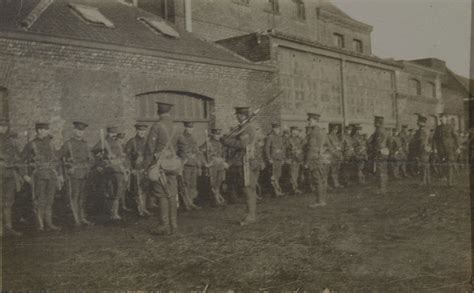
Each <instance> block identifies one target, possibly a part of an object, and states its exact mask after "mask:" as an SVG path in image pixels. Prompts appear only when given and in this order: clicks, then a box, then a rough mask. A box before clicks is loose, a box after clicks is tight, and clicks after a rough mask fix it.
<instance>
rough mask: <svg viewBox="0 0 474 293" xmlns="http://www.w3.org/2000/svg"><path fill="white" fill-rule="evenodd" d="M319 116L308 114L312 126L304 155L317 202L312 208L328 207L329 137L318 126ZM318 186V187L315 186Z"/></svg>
mask: <svg viewBox="0 0 474 293" xmlns="http://www.w3.org/2000/svg"><path fill="white" fill-rule="evenodd" d="M319 117H320V115H319V114H316V113H308V124H309V126H310V128H309V133H308V135H307V142H306V147H305V153H304V160H303V161H304V164H305V165H304V168H305V169H308V170H309V177H310V178H309V184H310V189H311V191H312V192H313V193H315V202H314V203H313V204H311V205H310V206H309V207H310V208H317V207H323V206H325V205H326V196H327V188H328V186H327V180H328V172H327V160H328V157H329V153H328V150H327V149H328V148H329V147H330V146H329V143H328V141H327V135H326V134H325V133H324V132H323V131H322V130H321V128H320V127H319V125H318V122H319ZM314 185H316V187H315V186H314Z"/></svg>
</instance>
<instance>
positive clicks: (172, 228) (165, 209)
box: [145, 102, 179, 234]
mask: <svg viewBox="0 0 474 293" xmlns="http://www.w3.org/2000/svg"><path fill="white" fill-rule="evenodd" d="M157 105H158V110H157V113H158V116H159V121H158V122H156V123H154V124H153V125H152V127H151V128H150V132H149V133H148V137H147V140H146V149H145V168H146V169H147V170H148V171H147V172H148V173H150V171H151V167H152V166H153V165H154V164H159V163H160V162H161V161H162V159H163V158H164V157H166V156H172V155H173V152H174V150H173V148H172V143H173V135H174V131H173V130H174V127H173V120H172V119H171V115H170V111H171V108H172V107H173V105H172V104H167V103H161V102H157ZM158 167H160V168H161V166H158ZM161 171H162V172H161ZM161 171H160V174H161V176H160V178H161V179H160V180H154V181H151V185H150V187H151V192H152V195H153V196H155V197H157V198H159V200H160V204H159V205H160V212H161V213H160V217H161V224H160V225H159V226H158V227H157V228H156V229H155V230H153V231H152V233H154V234H173V233H177V232H178V181H177V175H178V174H179V172H178V173H177V172H172V171H170V170H163V169H161Z"/></svg>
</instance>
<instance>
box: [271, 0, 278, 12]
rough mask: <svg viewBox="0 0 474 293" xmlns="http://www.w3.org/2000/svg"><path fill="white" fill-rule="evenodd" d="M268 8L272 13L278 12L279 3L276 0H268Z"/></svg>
mask: <svg viewBox="0 0 474 293" xmlns="http://www.w3.org/2000/svg"><path fill="white" fill-rule="evenodd" d="M268 5H269V9H270V11H271V12H273V13H280V5H279V4H278V0H268Z"/></svg>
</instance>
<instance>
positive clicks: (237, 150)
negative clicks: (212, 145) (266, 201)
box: [221, 125, 261, 224]
mask: <svg viewBox="0 0 474 293" xmlns="http://www.w3.org/2000/svg"><path fill="white" fill-rule="evenodd" d="M255 134H256V133H255V128H254V127H253V125H249V126H248V127H247V128H246V129H245V130H244V131H243V132H242V133H241V134H240V135H238V136H237V137H228V138H223V139H222V140H221V141H222V144H223V145H224V146H225V147H227V148H228V149H229V154H231V156H230V157H229V158H228V163H229V164H230V168H229V170H228V177H230V178H231V179H232V180H231V181H230V183H231V185H232V186H231V188H232V189H234V190H235V189H236V188H239V187H240V188H242V189H243V192H244V194H245V196H246V200H247V214H246V216H245V218H244V220H243V222H242V223H243V224H245V223H251V222H255V221H256V220H257V193H256V187H257V184H258V171H259V170H260V168H261V165H260V163H259V162H258V160H255V157H256V154H255V152H256V148H255V140H256V136H255ZM246 162H248V165H249V166H248V167H249V168H248V169H247V168H246V167H245V165H246ZM245 170H247V171H248V172H249V174H248V175H247V178H248V181H247V182H245V180H244V179H245V176H246V174H244V172H245ZM242 223H241V224H242Z"/></svg>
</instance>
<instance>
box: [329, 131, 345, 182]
mask: <svg viewBox="0 0 474 293" xmlns="http://www.w3.org/2000/svg"><path fill="white" fill-rule="evenodd" d="M339 135H340V134H339V125H331V126H330V127H329V134H328V142H329V145H330V148H329V150H330V153H331V164H330V165H329V177H330V178H331V180H332V183H333V186H334V188H340V187H342V186H341V184H340V183H339V172H340V171H341V163H342V160H343V156H342V140H341V138H340V136H339Z"/></svg>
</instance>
